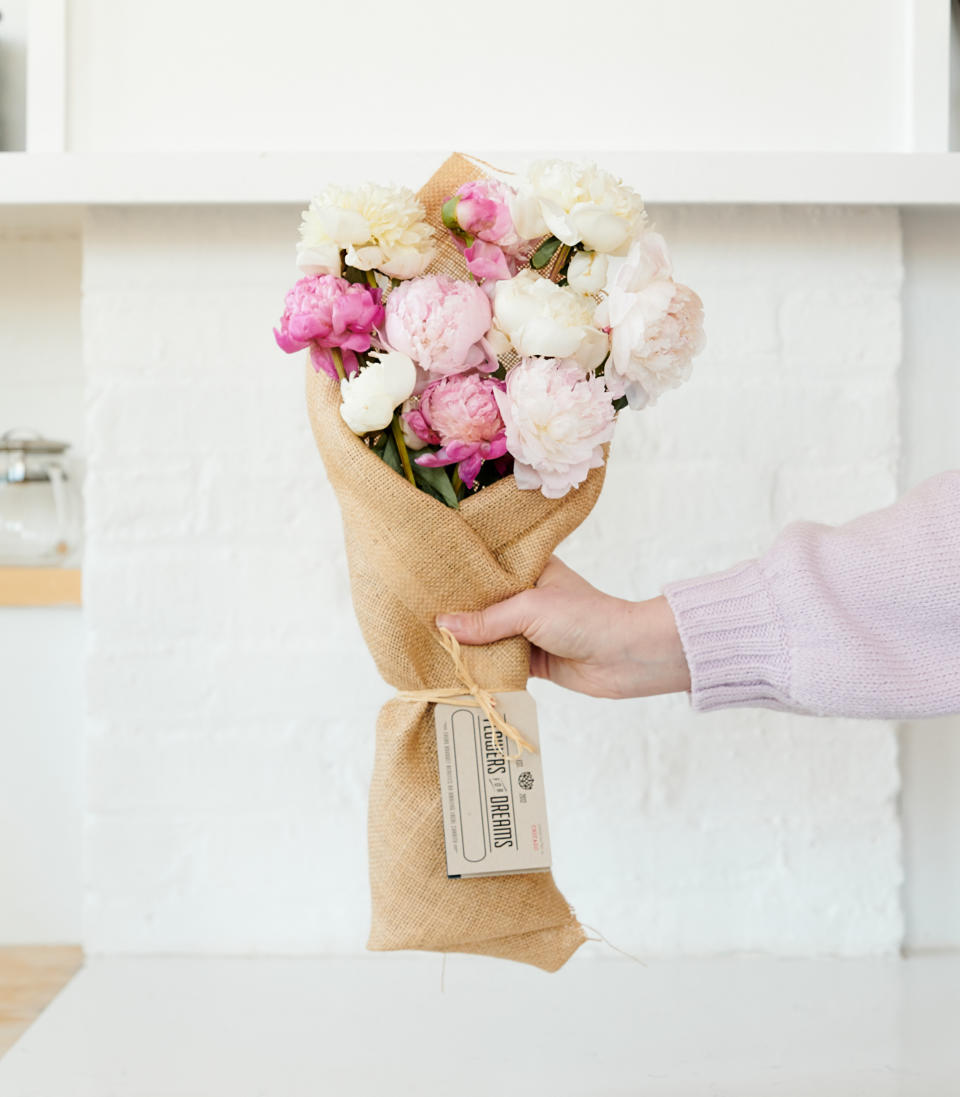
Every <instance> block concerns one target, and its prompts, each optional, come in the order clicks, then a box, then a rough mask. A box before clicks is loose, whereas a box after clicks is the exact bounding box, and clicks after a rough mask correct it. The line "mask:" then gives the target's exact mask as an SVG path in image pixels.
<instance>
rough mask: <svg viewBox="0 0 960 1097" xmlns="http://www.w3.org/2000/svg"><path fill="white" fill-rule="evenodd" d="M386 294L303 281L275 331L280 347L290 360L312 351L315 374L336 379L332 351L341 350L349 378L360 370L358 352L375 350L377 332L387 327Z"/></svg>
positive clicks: (328, 281) (321, 278) (322, 280)
mask: <svg viewBox="0 0 960 1097" xmlns="http://www.w3.org/2000/svg"><path fill="white" fill-rule="evenodd" d="M383 315H384V310H383V305H382V304H381V303H380V290H379V289H374V288H372V287H370V286H364V285H361V284H360V283H352V282H348V281H347V280H346V279H345V278H337V277H335V276H334V275H332V274H315V275H311V276H309V277H307V278H301V279H300V281H299V282H297V283H296V285H295V286H294V287H293V289H291V290H290V292H289V293H288V294H287V297H286V307H285V308H284V311H283V316H282V317H281V320H280V330H279V331H278V330H277V329H276V328H274V329H273V334H274V337H275V338H276V340H277V346H279V347H280V349H281V350H285V351H286V352H287V353H288V354H293V353H295V352H296V351H298V350H305V349H306V348H307V347H309V348H310V359H311V361H312V362H313V368H314V369H315V370H317V372H319V371H320V370H323V372H324V373H326V374H329V376H330V377H332V378H334V379H336V377H337V370H336V367H335V366H334V364H333V355H332V354H331V353H330V348H331V347H339V348H340V350H341V352H342V356H343V368H344V372H345V373H346V374H347V376H348V377H349V376H350V375H351V374H353V373H356V372H357V370H358V369H359V363H358V362H357V355H356V352H357V351H361V352H362V351H367V350H369V349H370V337H371V334H372V333H373V330H374V328H377V327H379V326H380V325H381V324H382V323H383Z"/></svg>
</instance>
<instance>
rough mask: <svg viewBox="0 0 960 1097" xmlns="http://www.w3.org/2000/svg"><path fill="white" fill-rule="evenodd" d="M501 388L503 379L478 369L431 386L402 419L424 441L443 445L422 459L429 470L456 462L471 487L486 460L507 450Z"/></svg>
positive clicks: (502, 388)
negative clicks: (499, 400) (498, 397)
mask: <svg viewBox="0 0 960 1097" xmlns="http://www.w3.org/2000/svg"><path fill="white" fill-rule="evenodd" d="M503 390H504V383H503V382H502V381H495V380H493V379H491V378H489V377H480V376H479V375H478V374H476V373H455V374H451V375H450V376H449V377H441V378H440V380H439V381H434V382H433V383H432V384H431V385H428V386H427V388H425V389H424V391H423V393H422V394H421V396H420V403H419V406H418V407H417V408H416V409H415V410H413V411H410V412H406V413H405V414H404V416H403V418H404V420H405V422H406V425H407V427H409V429H410V430H412V431H413V432H414V434H416V435H417V436H418V437H419V438H421V439H422V440H423V441H424V442H427V443H429V444H431V445H435V446H436V445H439V446H440V447H441V448H440V449H439V450H437V452H436V453H425V454H423V455H422V456H420V457H418V458H417V464H418V465H426V466H428V467H430V468H439V467H440V466H442V465H453V464H457V465H459V468H458V470H457V471H458V472H459V474H460V479H461V480H462V481H463V482H464V484H465V485H466V486H467V487H468V488H472V487H473V485H474V483H475V481H476V479H477V475H478V473H479V472H480V466H481V465H482V464H483V462H484V461H490V460H495V459H496V458H498V457H502V456H503V455H504V454H505V453H506V452H507V440H506V436H505V434H504V425H503V419H502V418H501V417H500V409H499V408H498V407H497V400H496V394H497V393H498V392H503Z"/></svg>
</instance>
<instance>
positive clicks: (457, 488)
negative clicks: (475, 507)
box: [453, 466, 463, 499]
mask: <svg viewBox="0 0 960 1097" xmlns="http://www.w3.org/2000/svg"><path fill="white" fill-rule="evenodd" d="M453 490H454V493H455V494H456V496H457V498H458V499H462V498H463V481H462V480H461V479H460V470H459V469H458V468H457V467H456V466H454V469H453Z"/></svg>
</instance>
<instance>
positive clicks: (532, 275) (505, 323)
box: [488, 270, 609, 370]
mask: <svg viewBox="0 0 960 1097" xmlns="http://www.w3.org/2000/svg"><path fill="white" fill-rule="evenodd" d="M593 310H594V302H593V301H592V300H591V299H590V298H589V297H585V296H584V295H583V294H581V293H577V292H576V290H573V289H571V288H570V287H569V286H558V285H556V284H555V283H554V282H551V281H550V280H549V279H547V278H542V277H541V276H540V275H539V274H537V273H536V272H535V271H532V270H522V271H521V272H520V273H519V274H518V275H517V276H516V277H514V278H508V279H504V280H503V281H501V282H497V286H496V291H495V293H494V299H493V327H492V328H491V329H490V334H489V336H488V340H489V342H490V344H491V345H492V346H493V347H494V349H495V350H496V351H497V353H498V354H502V353H503V352H504V350H505V349H506V348H507V345H508V344H510V345H512V346H513V347H514V349H515V350H516V351H517V353H518V354H520V355H521V356H522V357H532V356H539V357H543V358H572V359H575V360H576V362H577V364H578V365H579V366H580V368H581V369H583V370H592V369H596V367H597V366H599V365H600V363H601V362H602V361H603V359H604V358H605V357H606V355H607V352H608V350H609V341H608V339H607V336H606V335H605V334H604V333H603V332H602V331H600V330H598V328H596V327H595V326H594V324H593Z"/></svg>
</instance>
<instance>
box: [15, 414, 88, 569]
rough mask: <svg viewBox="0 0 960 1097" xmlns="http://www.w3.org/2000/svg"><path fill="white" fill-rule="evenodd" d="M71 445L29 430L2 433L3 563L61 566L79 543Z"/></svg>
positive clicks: (79, 522) (79, 520)
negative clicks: (70, 452)
mask: <svg viewBox="0 0 960 1097" xmlns="http://www.w3.org/2000/svg"><path fill="white" fill-rule="evenodd" d="M67 449H69V443H67V442H54V441H51V440H50V439H49V438H43V437H41V436H40V435H39V434H38V433H37V432H36V431H31V430H8V431H7V432H6V434H4V435H2V436H0V564H13V565H29V566H36V565H56V564H63V563H64V562H65V561H66V560H67V558H68V557H70V556H71V555H72V554H73V553H74V551H75V550H76V549H77V547H78V546H79V543H80V535H81V529H82V525H83V519H82V507H81V500H80V487H79V484H78V483H77V480H76V477H75V476H74V474H73V472H72V470H71V469H70V467H69V462H68V461H67V459H66V458H65V456H64V454H65V452H66V450H67Z"/></svg>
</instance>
